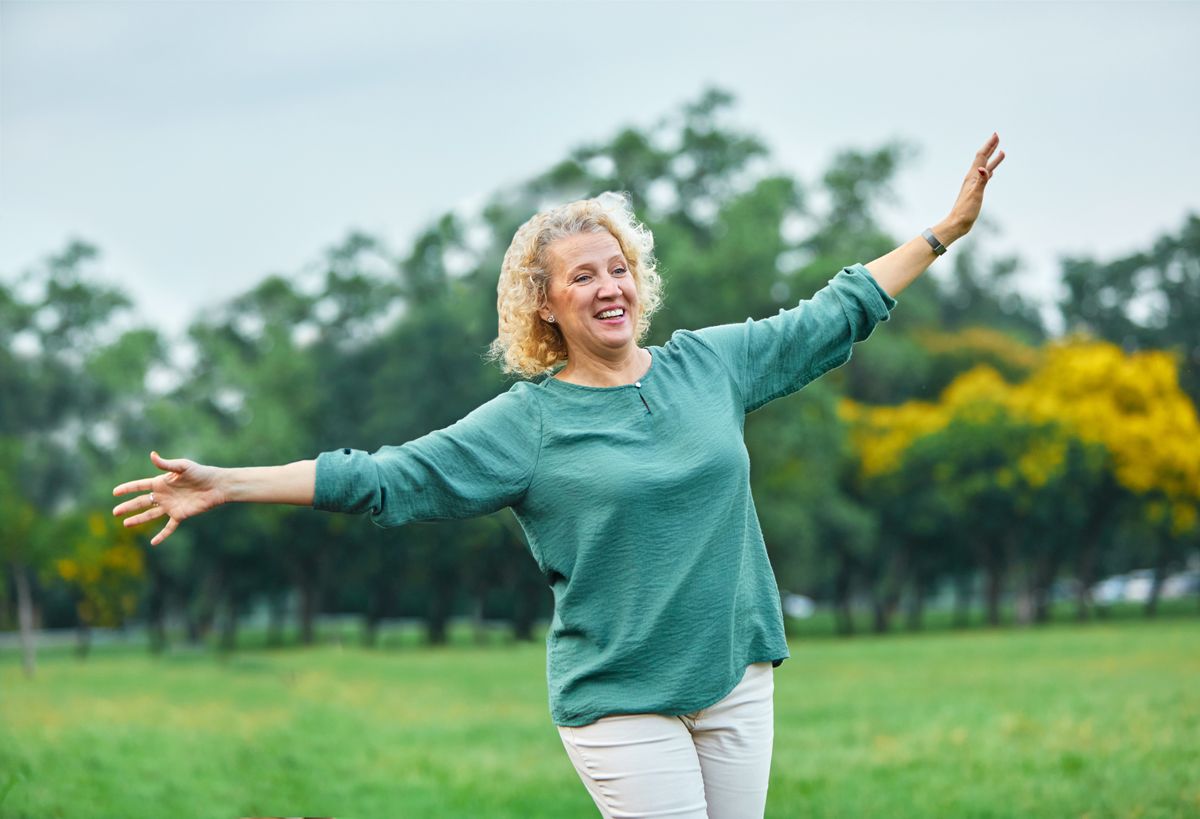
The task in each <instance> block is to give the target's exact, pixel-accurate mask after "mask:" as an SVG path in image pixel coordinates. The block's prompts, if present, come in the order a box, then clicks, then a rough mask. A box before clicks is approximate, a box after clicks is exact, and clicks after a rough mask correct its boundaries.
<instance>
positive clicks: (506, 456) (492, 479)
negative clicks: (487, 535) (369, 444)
mask: <svg viewBox="0 0 1200 819" xmlns="http://www.w3.org/2000/svg"><path fill="white" fill-rule="evenodd" d="M540 445H541V409H540V405H539V403H538V400H537V397H536V395H535V394H534V392H533V389H532V385H530V384H528V383H525V382H521V383H518V384H516V385H514V387H513V389H511V390H509V391H508V392H506V393H502V394H500V395H498V396H496V397H495V398H493V399H492V400H491V401H488V402H487V403H485V404H483V405H482V406H480V407H478V408H477V409H475V410H474V411H472V412H471V413H470V414H469V415H467V416H466V417H464V418H463V419H462V420H460V421H458V422H456V423H454V424H451V425H450V426H448V427H446V428H445V429H440V430H436V431H434V432H431V433H429V434H428V435H424V436H422V437H420V438H417V439H414V440H412V441H409V442H408V443H405V444H402V445H399V446H384V447H381V448H380V449H379V450H377V451H376V452H373V453H368V452H365V451H363V450H357V449H348V448H343V449H336V450H330V451H328V452H322V453H321V454H320V455H318V456H317V468H316V472H317V475H316V487H315V490H314V493H313V508H314V509H320V510H323V511H327V512H346V513H351V514H369V515H370V516H371V520H372V521H373V522H374V523H376V524H377V525H379V526H383V527H387V526H400V525H403V524H405V523H409V522H412V521H432V520H448V519H458V518H468V517H475V516H477V515H486V514H489V513H491V512H495V511H497V510H499V509H503V508H504V507H506V506H512V505H513V504H515V503H518V502H519V501H520V499H521V497H522V496H523V495H524V492H525V490H526V489H527V488H528V486H529V482H530V479H531V478H532V475H533V469H534V467H535V466H536V463H537V458H538V454H539V451H540Z"/></svg>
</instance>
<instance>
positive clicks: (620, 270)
mask: <svg viewBox="0 0 1200 819" xmlns="http://www.w3.org/2000/svg"><path fill="white" fill-rule="evenodd" d="M628 272H629V271H628V270H626V269H625V268H623V267H618V268H615V269H614V270H613V272H612V274H613V275H614V276H617V275H621V276H624V275H625V274H626V273H628Z"/></svg>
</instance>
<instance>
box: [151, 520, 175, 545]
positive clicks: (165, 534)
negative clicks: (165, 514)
mask: <svg viewBox="0 0 1200 819" xmlns="http://www.w3.org/2000/svg"><path fill="white" fill-rule="evenodd" d="M178 526H179V524H178V523H176V522H175V518H168V519H167V525H166V526H164V527H163V528H162V531H161V532H159V533H158V534H157V535H155V536H154V537H152V538H150V545H151V546H157V545H158V544H160V543H162V542H163V541H164V540H166V539H167V538H169V537H170V536H171V533H172V532H174V531H175V529H176V528H178Z"/></svg>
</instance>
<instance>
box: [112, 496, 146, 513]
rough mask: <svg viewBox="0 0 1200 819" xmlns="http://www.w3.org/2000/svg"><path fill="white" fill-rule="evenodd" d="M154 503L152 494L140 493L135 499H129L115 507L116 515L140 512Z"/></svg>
mask: <svg viewBox="0 0 1200 819" xmlns="http://www.w3.org/2000/svg"><path fill="white" fill-rule="evenodd" d="M153 505H154V501H153V499H152V498H151V497H150V495H139V496H138V497H136V498H134V499H133V500H127V501H125V502H124V503H122V504H120V505H119V506H116V507H114V508H113V514H114V515H128V514H129V513H130V512H140V511H141V510H143V509H149V508H150V507H151V506H153Z"/></svg>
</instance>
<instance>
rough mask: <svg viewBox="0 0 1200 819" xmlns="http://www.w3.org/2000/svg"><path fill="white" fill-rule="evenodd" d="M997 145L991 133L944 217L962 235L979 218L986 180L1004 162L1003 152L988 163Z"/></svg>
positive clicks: (996, 136)
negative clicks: (960, 230)
mask: <svg viewBox="0 0 1200 819" xmlns="http://www.w3.org/2000/svg"><path fill="white" fill-rule="evenodd" d="M999 144H1000V137H999V136H998V135H997V134H995V133H993V134H992V135H991V136H990V137H988V140H987V142H985V143H983V147H982V148H980V149H979V151H978V152H977V153H976V154H975V159H974V160H972V162H971V170H969V171H967V178H966V179H965V180H964V181H963V184H962V189H961V190H960V191H959V192H958V200H957V201H956V202H955V203H954V207H953V208H951V209H950V215H949V216H948V217H946V219H947V221H949V222H953V223H954V224H955V225H956V226H958V227H959V228H961V229H962V232H963V233H966V232H967V231H969V230H970V229H971V227H972V226H973V225H974V224H975V220H976V219H978V218H979V209H980V208H981V207H983V189H984V188H986V187H987V183H988V180H989V179H991V178H992V174H993V173H995V171H996V166H997V165H999V164H1000V163H1001V162H1003V161H1004V151H1001V152H1000V153H998V154H996V158H995V159H991V160H990V161H989V158H990V157H991V155H992V154H993V153H994V152H995V150H996V147H997V146H998V145H999Z"/></svg>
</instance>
